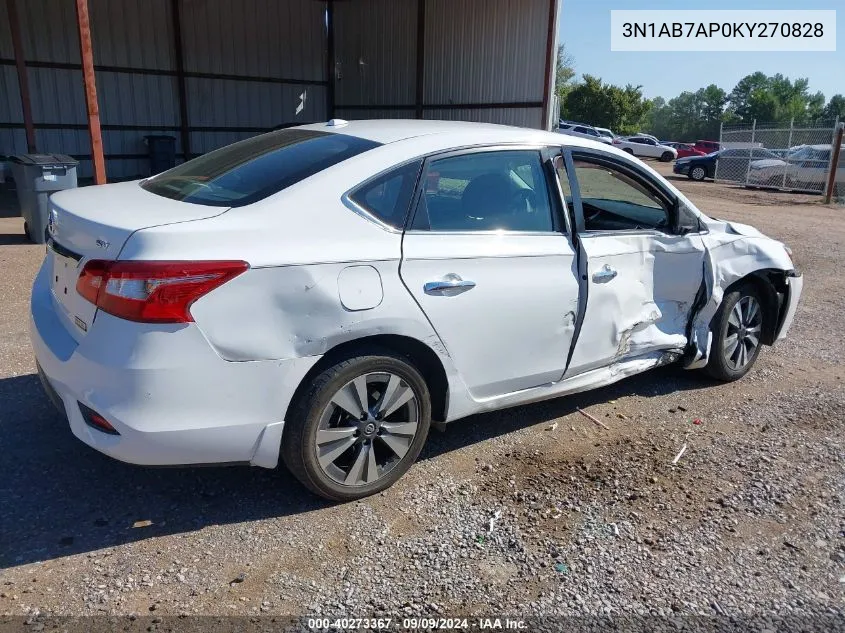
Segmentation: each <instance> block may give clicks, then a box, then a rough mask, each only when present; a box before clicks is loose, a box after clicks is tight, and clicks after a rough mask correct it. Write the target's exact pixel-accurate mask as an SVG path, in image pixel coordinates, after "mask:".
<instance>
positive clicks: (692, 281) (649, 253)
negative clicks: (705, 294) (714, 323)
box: [558, 150, 705, 377]
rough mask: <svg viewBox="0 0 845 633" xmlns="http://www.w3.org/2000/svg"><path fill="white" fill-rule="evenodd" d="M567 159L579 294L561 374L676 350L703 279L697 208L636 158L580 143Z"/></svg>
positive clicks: (682, 343) (681, 345) (565, 177)
mask: <svg viewBox="0 0 845 633" xmlns="http://www.w3.org/2000/svg"><path fill="white" fill-rule="evenodd" d="M566 166H567V169H566V170H565V173H564V170H560V169H559V170H558V173H559V176H560V178H561V180H562V181H564V180H565V181H567V182H568V183H569V187H570V188H571V190H572V205H571V206H572V212H573V214H574V224H575V226H576V229H577V241H578V245H579V248H580V249H581V256H582V258H583V262H584V264H583V268H582V270H581V273H582V276H583V277H584V283H585V287H584V288H583V289H582V292H584V295H585V297H586V306H585V307H582V309H581V314H582V315H583V316H582V319H581V320H580V321H579V326H580V330H579V333H578V335H577V340H576V342H575V346H574V349H573V352H572V358H571V361H570V363H569V366H568V369H567V372H566V375H567V377H569V376H574V375H577V374H580V373H583V372H586V371H590V370H592V369H597V368H599V367H604V366H607V365H612V364H614V363H617V362H620V361H623V360H626V359H630V358H634V357H640V356H645V355H649V354H660V353H663V352H664V351H666V350H681V349H683V348H684V347H685V345H686V342H687V325H688V322H689V317H690V312H691V310H692V306H693V302H694V301H695V297H696V294H697V293H698V290H699V288H700V286H701V284H702V278H703V262H704V253H705V249H704V243H703V241H702V239H701V236H700V231H701V230H702V225H701V224H700V223H699V221H698V218H697V216H696V215H695V214H694V213H693V212H692V211H691V210H690V209H687V208H685V207H684V206H683V204H682V203H681V202H680V201H679V200H677V199H676V198H675V196H674V195H673V194H672V193H671V192H670V191H669V190H668V189H667V188H665V187H663V186H662V185H661V184H660V183H659V181H657V180H656V179H654V177H653V176H651V175H650V174H648V173H646V172H645V171H644V170H642V169H641V168H640V167H639V166H637V165H636V164H635V163H634V162H633V161H630V160H626V159H623V158H619V157H617V156H613V155H610V154H606V153H603V152H597V151H592V150H591V151H583V150H579V151H575V152H572V153H571V154H569V155H568V157H567V161H566Z"/></svg>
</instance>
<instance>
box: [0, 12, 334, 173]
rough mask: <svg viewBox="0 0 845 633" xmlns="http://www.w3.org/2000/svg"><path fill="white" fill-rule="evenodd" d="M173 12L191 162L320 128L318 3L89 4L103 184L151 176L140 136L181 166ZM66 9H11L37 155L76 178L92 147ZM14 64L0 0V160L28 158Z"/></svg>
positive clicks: (322, 67) (322, 66)
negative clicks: (66, 166)
mask: <svg viewBox="0 0 845 633" xmlns="http://www.w3.org/2000/svg"><path fill="white" fill-rule="evenodd" d="M177 1H178V6H179V9H180V14H179V17H180V22H181V25H182V50H183V59H184V71H185V89H186V105H187V112H188V120H187V125H188V128H189V129H188V138H189V142H190V151H191V153H192V154H200V153H204V152H207V151H209V150H212V149H215V148H217V147H220V146H222V145H225V144H228V143H231V142H233V141H236V140H239V139H241V138H245V137H247V136H252V135H255V134H257V133H260V132H262V131H266V130H269V129H272V128H274V127H278V126H280V125H291V124H295V123H297V122H311V121H316V120H324V119H325V118H326V84H327V79H326V50H325V44H326V36H325V29H326V25H325V6H326V5H325V2H321V1H317V0H284V1H271V0H240V1H239V2H232V1H231V0H89V11H90V15H91V33H92V40H93V42H92V43H93V48H94V63H95V68H96V79H97V95H98V100H99V108H100V120H101V124H102V133H103V146H104V151H105V154H106V159H107V174H108V178H109V180H116V179H122V178H133V177H138V176H144V175H147V174H148V173H149V161H148V160H147V158H146V153H147V146H146V144H145V142H144V137H145V136H146V135H150V134H167V135H170V136H173V137H174V138H175V139H176V152H177V156H178V157H179V160H181V157H182V155H183V153H184V148H183V147H182V135H181V124H182V122H181V117H180V103H179V78H178V73H177V69H178V63H177V55H176V33H175V32H174V28H173V26H174V19H173V18H174V16H173V3H174V2H177ZM74 4H75V3H74V2H73V0H18V2H17V6H18V12H19V14H20V16H19V17H20V22H21V35H22V43H23V48H24V53H25V58H26V62H27V73H28V76H29V83H30V93H31V100H32V109H33V119H34V122H35V124H36V142H37V145H38V150H39V151H44V152H60V153H65V154H70V155H73V156H76V157H77V158H79V159H80V160H81V163H80V167H79V175H80V177H83V178H85V177H90V176H91V175H92V168H91V161H90V151H91V148H90V139H89V136H88V128H87V118H86V106H85V94H84V88H83V81H82V72H81V66H80V53H79V36H78V33H77V30H76V28H77V27H76V12H75V6H74ZM13 60H14V52H13V49H12V45H11V35H10V30H9V23H8V18H7V12H6V7H5V0H0V154H18V153H24V152H26V137H25V133H24V130H23V129H22V128H23V114H22V112H21V105H20V93H19V90H18V80H17V73H16V70H15V67H14V61H13ZM301 102H302V103H303V108H302V109H301V110H300V111H299V112H297V108H298V106H299V104H300V103H301Z"/></svg>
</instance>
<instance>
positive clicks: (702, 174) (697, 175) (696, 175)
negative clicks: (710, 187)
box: [689, 167, 707, 182]
mask: <svg viewBox="0 0 845 633" xmlns="http://www.w3.org/2000/svg"><path fill="white" fill-rule="evenodd" d="M689 177H690V179H691V180H695V181H696V182H701V181H702V180H704V179H705V178H707V170H706V169H704V167H693V168H692V169H690V170H689Z"/></svg>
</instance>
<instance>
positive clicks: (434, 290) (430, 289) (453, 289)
mask: <svg viewBox="0 0 845 633" xmlns="http://www.w3.org/2000/svg"><path fill="white" fill-rule="evenodd" d="M473 288H475V282H474V281H470V280H468V279H461V276H460V275H456V274H455V273H449V274H448V275H444V276H443V279H440V280H438V281H429V282H426V284H425V285H424V286H423V291H424V292H425V294H427V295H435V296H439V297H452V296H454V295H458V294H461V293H462V292H466V291H467V290H472V289H473Z"/></svg>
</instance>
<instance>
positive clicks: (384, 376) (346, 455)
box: [282, 350, 431, 501]
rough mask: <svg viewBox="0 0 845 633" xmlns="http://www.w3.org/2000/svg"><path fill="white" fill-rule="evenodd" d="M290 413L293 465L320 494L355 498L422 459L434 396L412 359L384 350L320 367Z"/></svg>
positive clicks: (285, 444) (288, 454)
mask: <svg viewBox="0 0 845 633" xmlns="http://www.w3.org/2000/svg"><path fill="white" fill-rule="evenodd" d="M288 418H289V419H288V420H286V422H285V432H284V437H283V438H282V459H283V460H284V462H285V464H286V465H287V467H288V469H290V471H291V472H292V473H293V475H294V476H295V477H296V478H297V479H299V481H301V482H302V484H303V485H305V486H306V487H307V488H308V489H309V490H311V491H312V492H314V493H316V494H318V495H320V496H321V497H324V498H326V499H330V500H332V501H353V500H355V499H361V498H363V497H367V496H369V495H373V494H376V493H378V492H381V491H382V490H384V489H386V488H388V487H390V486H392V485H393V484H394V483H395V482H396V481H397V480H398V479H399V478H400V477H401V476H402V475H404V474H405V473H406V472H407V471H408V469H409V468H410V467H411V465H412V464H413V463H414V462H415V461H416V459H417V457H418V456H419V454H420V451H421V450H422V447H423V444H424V443H425V440H426V437H427V436H428V430H429V427H430V425H431V397H430V395H429V392H428V386H427V385H426V382H425V380H424V379H423V377H422V375H421V374H420V372H419V371H418V370H417V369H416V367H414V365H413V363H412V362H411V360H410V359H408V358H406V357H404V356H401V355H399V354H395V353H393V352H391V351H387V350H379V351H374V352H372V353H360V354H356V355H355V356H352V357H349V358H346V359H345V360H341V361H340V362H338V363H336V364H335V365H333V366H331V367H329V368H327V369H325V370H324V371H322V372H321V373H320V374H318V375H317V376H316V377H315V378H314V380H313V382H312V383H311V385H310V386H309V387H308V388H307V389H306V390H305V391H304V393H302V394H301V395H300V396H299V397H297V399H296V402H295V403H294V404H293V405H292V407H291V411H290V414H289V416H288Z"/></svg>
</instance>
